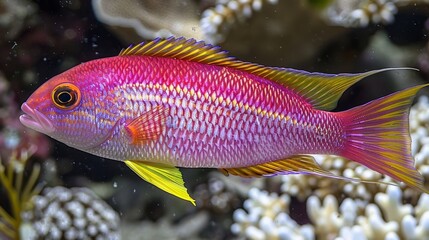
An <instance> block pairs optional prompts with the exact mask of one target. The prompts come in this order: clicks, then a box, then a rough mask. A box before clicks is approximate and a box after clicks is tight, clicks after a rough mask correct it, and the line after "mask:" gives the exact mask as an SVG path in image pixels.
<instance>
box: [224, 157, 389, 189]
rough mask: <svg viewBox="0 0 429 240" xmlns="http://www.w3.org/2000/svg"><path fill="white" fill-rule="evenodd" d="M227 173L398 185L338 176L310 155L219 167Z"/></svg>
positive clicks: (241, 175) (246, 175)
mask: <svg viewBox="0 0 429 240" xmlns="http://www.w3.org/2000/svg"><path fill="white" fill-rule="evenodd" d="M219 170H220V171H221V172H223V173H224V174H225V175H227V176H228V175H229V174H231V175H235V176H240V177H248V178H251V177H271V176H276V175H288V174H309V175H316V176H320V177H329V178H334V179H339V180H344V181H350V182H360V183H372V184H373V183H376V184H386V185H393V186H397V184H395V183H390V182H377V181H369V180H362V179H358V178H348V177H343V176H337V175H335V174H333V173H331V172H329V171H327V170H324V169H322V168H321V167H320V165H319V164H318V163H317V162H316V160H315V159H314V158H313V157H312V156H309V155H294V156H290V157H288V158H287V159H282V160H278V161H273V162H268V163H263V164H259V165H254V166H248V167H240V168H222V169H219Z"/></svg>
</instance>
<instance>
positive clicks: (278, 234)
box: [231, 188, 314, 240]
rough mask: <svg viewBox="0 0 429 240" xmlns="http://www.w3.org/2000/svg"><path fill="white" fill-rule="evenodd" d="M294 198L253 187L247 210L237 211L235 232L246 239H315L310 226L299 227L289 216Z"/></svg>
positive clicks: (245, 203)
mask: <svg viewBox="0 0 429 240" xmlns="http://www.w3.org/2000/svg"><path fill="white" fill-rule="evenodd" d="M289 204H290V198H289V196H288V195H286V194H283V195H281V196H279V195H277V194H276V193H271V194H268V192H266V191H261V190H259V189H257V188H253V189H251V190H250V191H249V199H247V200H246V201H245V202H244V204H243V205H244V209H238V210H235V211H234V215H233V219H234V221H235V223H234V224H233V225H232V226H231V231H232V232H233V233H235V234H238V235H240V236H243V237H245V238H246V239H253V240H259V239H261V240H262V239H297V240H301V239H302V240H311V239H314V231H313V228H312V227H311V226H310V225H304V226H299V225H298V224H297V223H296V222H295V221H294V220H293V219H291V218H290V217H289V215H288V214H287V213H288V210H289Z"/></svg>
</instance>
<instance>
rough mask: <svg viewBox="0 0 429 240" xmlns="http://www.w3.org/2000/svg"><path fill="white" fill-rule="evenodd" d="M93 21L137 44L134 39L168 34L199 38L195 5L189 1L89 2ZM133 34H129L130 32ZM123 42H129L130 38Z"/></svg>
mask: <svg viewBox="0 0 429 240" xmlns="http://www.w3.org/2000/svg"><path fill="white" fill-rule="evenodd" d="M92 6H93V9H94V13H95V14H96V16H97V18H98V19H99V20H100V21H101V22H103V23H105V24H107V25H109V26H110V27H112V28H114V30H118V31H119V32H121V33H120V34H121V35H122V34H125V35H128V37H131V38H132V39H134V41H135V42H138V41H139V38H138V37H132V36H133V35H134V36H135V35H136V34H137V36H140V37H143V38H146V39H151V38H156V37H169V36H171V35H178V36H186V37H191V38H196V39H202V34H201V32H200V30H199V28H198V17H197V15H196V14H195V13H196V12H197V6H196V5H195V4H194V2H193V1H190V0H186V1H175V0H169V1H162V2H160V1H156V0H155V1H153V0H151V1H139V0H126V1H112V0H92ZM130 30H131V31H134V32H135V33H136V34H130V32H131V31H130ZM127 42H128V43H129V42H131V41H130V39H128V40H127Z"/></svg>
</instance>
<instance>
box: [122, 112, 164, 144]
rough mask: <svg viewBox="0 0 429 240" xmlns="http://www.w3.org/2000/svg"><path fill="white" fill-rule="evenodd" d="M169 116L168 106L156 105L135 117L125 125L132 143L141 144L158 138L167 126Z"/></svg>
mask: <svg viewBox="0 0 429 240" xmlns="http://www.w3.org/2000/svg"><path fill="white" fill-rule="evenodd" d="M167 116H168V109H167V108H165V107H163V106H156V107H154V108H152V109H150V110H149V111H147V112H145V113H143V114H142V115H140V116H139V117H137V118H135V119H133V120H132V121H131V122H129V123H128V124H127V125H125V129H126V131H127V133H128V134H129V135H130V137H131V143H132V144H139V143H145V142H147V141H150V140H156V139H158V138H159V136H160V135H161V133H162V131H163V130H164V128H165V122H166V120H167Z"/></svg>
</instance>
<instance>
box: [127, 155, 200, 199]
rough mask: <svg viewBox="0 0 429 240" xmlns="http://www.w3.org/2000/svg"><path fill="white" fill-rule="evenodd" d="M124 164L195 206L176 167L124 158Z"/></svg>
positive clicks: (148, 180) (150, 181) (140, 175)
mask: <svg viewBox="0 0 429 240" xmlns="http://www.w3.org/2000/svg"><path fill="white" fill-rule="evenodd" d="M125 164H126V165H127V166H128V167H129V168H131V170H133V171H134V172H135V173H136V174H137V175H139V177H141V178H143V179H144V180H145V181H147V182H149V183H151V184H153V185H155V186H157V187H158V188H160V189H162V190H164V191H166V192H168V193H170V194H172V195H174V196H176V197H178V198H181V199H184V200H186V201H189V202H191V203H192V204H193V205H194V206H195V200H194V199H193V198H192V197H191V196H189V194H188V191H187V189H186V187H185V183H184V181H183V178H182V174H181V173H180V170H179V169H178V168H176V167H174V166H171V165H166V164H160V163H151V162H138V161H130V160H126V161H125Z"/></svg>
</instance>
